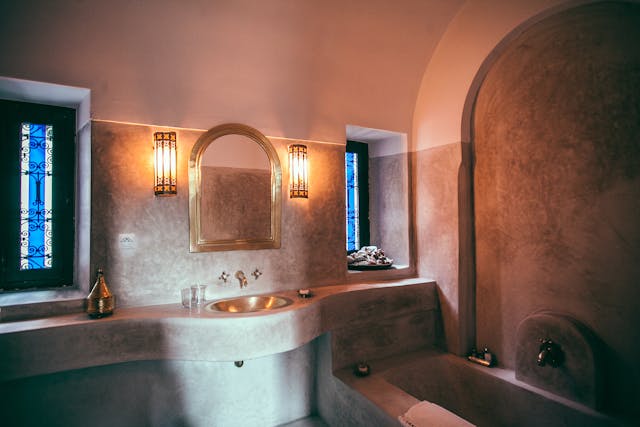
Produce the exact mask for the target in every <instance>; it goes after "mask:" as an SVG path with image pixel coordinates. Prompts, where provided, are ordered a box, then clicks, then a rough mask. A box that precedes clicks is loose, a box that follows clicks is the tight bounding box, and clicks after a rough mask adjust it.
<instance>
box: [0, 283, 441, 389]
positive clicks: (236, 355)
mask: <svg viewBox="0 0 640 427" xmlns="http://www.w3.org/2000/svg"><path fill="white" fill-rule="evenodd" d="M312 292H313V294H314V297H313V298H308V299H302V298H298V297H297V294H296V291H284V292H278V293H273V294H274V295H281V296H286V297H289V298H291V299H292V300H293V301H294V302H293V304H291V305H289V306H287V307H284V308H281V309H277V310H273V311H266V312H255V313H243V314H238V313H224V312H210V311H208V310H204V309H202V310H200V311H199V312H194V311H190V310H188V309H185V308H183V307H182V306H181V305H180V304H179V303H177V304H166V305H156V306H146V307H129V308H121V309H116V311H115V313H114V315H112V316H109V317H106V318H102V319H96V320H93V319H89V318H88V317H87V316H86V314H84V313H80V314H72V315H64V316H57V317H50V318H45V319H37V320H27V321H19V322H10V323H0V382H2V381H8V380H12V379H18V378H24V377H30V376H35V375H42V374H48V373H54V372H61V371H67V370H73V369H80V368H87V367H94V366H101V365H109V364H114V363H120V362H128V361H141V360H192V361H236V360H245V359H253V358H258V357H262V356H266V355H270V354H276V353H281V352H285V351H288V350H292V349H294V348H297V347H300V346H301V345H304V344H306V343H308V342H309V341H311V340H312V339H314V338H316V337H318V336H320V335H322V334H323V333H325V332H329V331H334V330H345V329H351V328H355V329H358V327H360V328H363V327H365V328H366V326H365V325H367V324H368V323H372V322H375V323H377V322H383V323H384V321H385V320H387V319H394V318H398V317H400V316H407V315H411V313H422V312H427V311H432V310H436V309H437V308H438V300H437V293H436V288H435V282H433V281H430V280H425V279H419V278H418V279H405V280H399V281H393V282H382V283H367V284H353V285H339V286H326V287H319V288H313V289H312Z"/></svg>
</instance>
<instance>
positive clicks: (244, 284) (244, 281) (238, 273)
mask: <svg viewBox="0 0 640 427" xmlns="http://www.w3.org/2000/svg"><path fill="white" fill-rule="evenodd" d="M236 279H238V280H239V281H240V289H242V288H246V287H247V276H245V275H244V272H243V271H242V270H238V271H236Z"/></svg>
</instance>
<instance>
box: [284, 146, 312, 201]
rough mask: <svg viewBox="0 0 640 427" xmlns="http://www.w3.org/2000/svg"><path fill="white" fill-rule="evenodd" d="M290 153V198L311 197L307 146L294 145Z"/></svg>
mask: <svg viewBox="0 0 640 427" xmlns="http://www.w3.org/2000/svg"><path fill="white" fill-rule="evenodd" d="M288 151H289V198H291V199H295V198H305V199H306V198H308V197H309V168H308V164H307V146H306V145H301V144H292V145H290V146H289V148H288Z"/></svg>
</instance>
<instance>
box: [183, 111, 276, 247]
mask: <svg viewBox="0 0 640 427" xmlns="http://www.w3.org/2000/svg"><path fill="white" fill-rule="evenodd" d="M225 135H242V136H245V137H247V138H249V139H251V140H253V141H255V142H256V143H257V144H258V145H260V147H262V148H263V149H264V151H265V152H266V153H267V157H268V158H269V164H270V171H271V230H270V236H269V237H267V238H251V237H247V238H244V239H234V240H207V239H204V238H203V236H202V224H201V218H202V215H201V198H202V193H201V191H200V187H201V179H202V177H201V169H200V166H201V161H202V155H203V153H204V151H205V150H206V149H207V147H208V146H209V144H211V143H212V142H213V141H215V140H216V139H217V138H220V137H222V136H225ZM281 193H282V170H281V168H280V159H279V158H278V153H277V152H276V150H275V149H274V148H273V146H272V145H271V142H269V140H268V139H267V137H266V136H264V135H263V134H262V133H261V132H260V131H258V130H257V129H254V128H252V127H250V126H247V125H243V124H239V123H227V124H223V125H219V126H216V127H213V128H211V129H209V130H208V131H207V132H205V133H204V134H202V135H201V136H200V138H198V140H197V141H196V143H195V145H194V146H193V148H192V149H191V156H190V158H189V240H190V245H189V250H190V252H210V251H231V250H243V249H275V248H279V247H280V217H281V210H282V207H281V204H282V202H281V197H282V196H281Z"/></svg>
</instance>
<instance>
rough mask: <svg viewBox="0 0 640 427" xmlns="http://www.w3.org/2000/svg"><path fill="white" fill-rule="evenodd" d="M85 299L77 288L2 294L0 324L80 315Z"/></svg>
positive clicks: (0, 295) (83, 293)
mask: <svg viewBox="0 0 640 427" xmlns="http://www.w3.org/2000/svg"><path fill="white" fill-rule="evenodd" d="M85 297H86V292H84V291H82V290H80V289H78V288H77V287H69V288H64V289H46V290H34V291H23V292H7V293H2V294H0V323H2V322H13V321H17V320H26V319H36V318H41V317H49V316H58V315H62V314H69V313H80V312H82V311H83V310H84V299H85Z"/></svg>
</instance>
